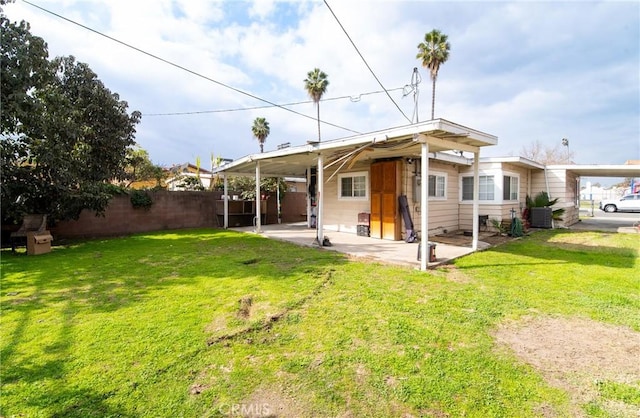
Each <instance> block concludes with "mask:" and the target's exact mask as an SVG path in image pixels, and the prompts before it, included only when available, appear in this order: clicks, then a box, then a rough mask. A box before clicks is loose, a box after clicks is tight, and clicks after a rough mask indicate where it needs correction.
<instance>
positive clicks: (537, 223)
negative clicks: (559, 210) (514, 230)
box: [531, 207, 553, 228]
mask: <svg viewBox="0 0 640 418" xmlns="http://www.w3.org/2000/svg"><path fill="white" fill-rule="evenodd" d="M552 218H553V211H552V210H551V208H548V207H547V208H531V226H532V227H533V228H551V227H552V224H551V219H552Z"/></svg>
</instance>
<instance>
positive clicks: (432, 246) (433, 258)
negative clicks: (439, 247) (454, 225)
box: [418, 242, 437, 263]
mask: <svg viewBox="0 0 640 418" xmlns="http://www.w3.org/2000/svg"><path fill="white" fill-rule="evenodd" d="M421 249H422V243H421V242H420V243H418V261H420V259H421V257H420V254H421ZM428 256H429V262H430V263H435V262H436V261H437V258H436V243H435V242H429V248H428Z"/></svg>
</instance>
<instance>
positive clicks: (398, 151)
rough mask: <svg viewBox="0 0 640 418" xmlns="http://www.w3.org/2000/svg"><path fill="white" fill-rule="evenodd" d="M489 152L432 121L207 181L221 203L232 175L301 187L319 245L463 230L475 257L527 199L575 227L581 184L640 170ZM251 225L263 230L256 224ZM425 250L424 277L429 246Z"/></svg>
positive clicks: (313, 145) (238, 166) (290, 151)
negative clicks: (494, 227) (338, 236)
mask: <svg viewBox="0 0 640 418" xmlns="http://www.w3.org/2000/svg"><path fill="white" fill-rule="evenodd" d="M495 144H497V138H496V137H495V136H493V135H490V134H487V133H484V132H481V131H478V130H475V129H472V128H469V127H465V126H462V125H459V124H456V123H453V122H450V121H447V120H444V119H435V120H430V121H426V122H421V123H417V124H414V125H408V126H402V127H397V128H391V129H387V130H383V131H377V132H372V133H368V134H363V135H357V136H353V137H347V138H342V139H337V140H331V141H324V142H317V141H309V142H308V143H307V144H306V145H301V146H295V147H286V148H283V149H278V150H275V151H271V152H266V153H261V154H254V155H248V156H246V157H243V158H241V159H239V160H236V161H233V162H230V163H227V164H225V165H223V166H221V167H218V168H217V169H214V171H213V174H215V175H220V176H222V178H223V179H224V187H225V193H224V195H227V194H228V193H227V190H228V188H227V177H228V176H237V175H241V176H255V177H256V178H261V177H262V176H264V177H302V178H306V187H307V190H308V195H309V198H308V204H307V215H308V216H307V219H308V223H309V226H310V227H317V242H318V243H322V242H323V237H324V231H340V232H348V233H354V234H356V233H361V232H362V230H363V229H364V230H366V231H367V233H368V235H369V236H370V237H372V238H378V239H385V240H409V239H411V238H412V236H413V234H416V233H417V235H418V236H419V237H420V239H421V240H422V241H423V242H424V241H428V238H429V236H433V235H435V234H440V233H442V232H446V231H455V230H467V231H470V233H471V234H472V235H473V240H472V242H473V244H472V246H473V249H474V250H475V249H477V245H478V232H479V229H480V227H482V228H485V229H490V228H491V223H492V222H490V221H491V220H496V221H498V222H502V221H504V220H507V221H509V220H511V219H512V218H513V217H518V218H520V217H521V216H522V212H523V209H524V208H525V206H526V197H527V196H534V195H536V194H538V193H539V192H541V191H545V192H547V194H548V195H549V197H550V198H551V199H556V198H557V199H558V203H557V204H556V205H555V206H554V209H559V208H562V209H564V211H565V212H564V215H563V219H562V220H561V221H555V223H551V225H550V226H555V227H567V226H570V225H572V224H574V223H576V222H578V221H579V203H580V178H581V177H586V176H589V177H636V176H638V175H640V165H632V164H625V165H550V166H545V165H543V164H540V163H537V162H535V161H532V160H528V159H526V158H523V157H503V158H480V151H481V149H482V148H483V147H486V146H491V145H495ZM467 156H469V157H467ZM423 179H426V181H423ZM256 183H257V184H259V182H256ZM476 185H477V187H476ZM259 195H260V191H259V190H257V191H256V196H259ZM224 205H225V219H227V213H228V209H226V208H228V204H227V202H226V201H225V203H224ZM257 207H259V205H257ZM256 215H260V213H259V210H258V213H257V214H256ZM256 220H257V224H256V230H257V231H260V227H261V225H260V216H256ZM224 225H225V227H226V226H227V225H228V223H227V222H226V221H225V222H224ZM421 251H422V252H423V254H421V257H420V258H421V260H422V264H421V268H422V269H423V270H424V269H426V259H427V255H426V251H427V249H426V246H422V247H421Z"/></svg>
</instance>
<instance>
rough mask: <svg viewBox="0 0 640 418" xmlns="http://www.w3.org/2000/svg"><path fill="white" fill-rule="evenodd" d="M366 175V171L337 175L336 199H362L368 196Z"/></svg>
mask: <svg viewBox="0 0 640 418" xmlns="http://www.w3.org/2000/svg"><path fill="white" fill-rule="evenodd" d="M368 184H369V180H368V176H367V173H366V172H364V171H363V172H358V173H346V174H339V175H338V199H356V200H358V199H359V200H362V199H367V198H368Z"/></svg>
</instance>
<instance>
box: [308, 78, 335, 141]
mask: <svg viewBox="0 0 640 418" xmlns="http://www.w3.org/2000/svg"><path fill="white" fill-rule="evenodd" d="M328 85H329V80H327V74H325V73H324V72H323V71H320V69H319V68H314V69H313V71H309V72H308V73H307V78H306V79H305V80H304V88H305V89H306V90H307V93H308V94H309V97H311V99H312V100H313V102H314V103H315V105H316V109H317V111H318V142H320V99H321V98H322V96H323V95H324V93H325V92H326V91H327V86H328Z"/></svg>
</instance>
